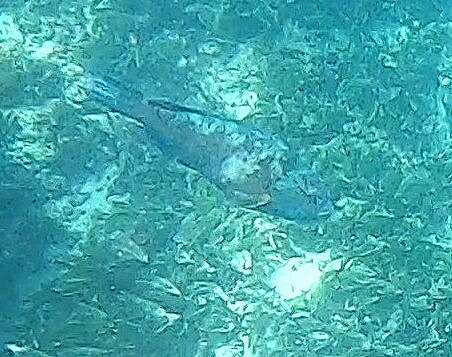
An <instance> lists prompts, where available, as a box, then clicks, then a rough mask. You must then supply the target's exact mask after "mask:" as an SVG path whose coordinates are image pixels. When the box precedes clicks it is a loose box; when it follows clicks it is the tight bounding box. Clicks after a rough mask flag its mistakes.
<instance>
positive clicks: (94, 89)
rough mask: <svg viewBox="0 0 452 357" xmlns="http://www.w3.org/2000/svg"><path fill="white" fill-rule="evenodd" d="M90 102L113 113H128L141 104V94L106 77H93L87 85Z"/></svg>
mask: <svg viewBox="0 0 452 357" xmlns="http://www.w3.org/2000/svg"><path fill="white" fill-rule="evenodd" d="M86 90H87V96H88V100H89V101H92V102H95V103H96V104H100V105H102V106H103V107H106V108H107V109H109V110H111V111H117V112H121V113H124V112H127V111H128V108H130V107H131V106H133V105H134V104H136V103H139V102H141V100H142V98H143V96H142V94H141V92H139V91H136V90H133V89H131V88H129V87H127V86H126V85H124V84H123V83H121V82H120V81H118V80H117V79H115V78H113V77H110V76H105V77H102V78H99V77H91V78H90V79H89V80H88V84H87V88H86Z"/></svg>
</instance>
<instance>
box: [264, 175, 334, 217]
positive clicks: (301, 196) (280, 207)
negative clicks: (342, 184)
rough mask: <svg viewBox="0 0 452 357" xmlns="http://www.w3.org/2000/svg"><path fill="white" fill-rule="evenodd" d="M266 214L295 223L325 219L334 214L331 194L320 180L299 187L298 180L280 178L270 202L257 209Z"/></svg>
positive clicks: (316, 179)
mask: <svg viewBox="0 0 452 357" xmlns="http://www.w3.org/2000/svg"><path fill="white" fill-rule="evenodd" d="M258 209H259V210H260V211H263V212H265V213H267V214H270V215H274V216H280V217H282V218H284V219H286V220H289V221H293V222H296V223H307V222H310V221H315V220H318V219H326V218H328V217H329V216H331V215H332V213H333V212H334V204H333V199H332V195H331V192H330V191H329V190H328V188H327V187H326V186H325V185H324V184H323V182H322V181H321V180H320V178H318V177H315V176H312V177H310V182H309V183H308V184H307V183H306V182H304V184H303V185H301V186H300V182H299V178H297V179H294V178H293V177H291V176H285V177H283V178H281V179H280V180H279V181H278V182H277V184H276V185H275V186H274V187H273V189H272V192H271V193H270V200H269V201H268V202H267V203H265V204H264V205H262V206H260V207H259V208H258Z"/></svg>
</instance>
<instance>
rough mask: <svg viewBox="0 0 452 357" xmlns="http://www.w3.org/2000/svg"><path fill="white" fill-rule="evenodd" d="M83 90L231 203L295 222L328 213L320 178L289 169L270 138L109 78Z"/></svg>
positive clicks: (284, 151) (284, 150)
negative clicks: (139, 126) (134, 123)
mask: <svg viewBox="0 0 452 357" xmlns="http://www.w3.org/2000/svg"><path fill="white" fill-rule="evenodd" d="M86 90H87V95H88V98H89V100H91V101H94V102H95V103H97V104H100V105H101V106H102V107H104V108H105V109H107V110H108V111H112V112H118V113H120V114H123V115H125V116H127V117H130V118H134V119H137V120H139V121H141V122H142V123H143V125H144V127H145V130H146V132H147V137H149V140H150V142H151V143H154V144H155V145H156V146H157V147H158V148H159V149H160V150H161V152H162V153H163V154H164V155H167V156H168V157H171V158H173V159H175V160H177V161H178V162H180V163H181V164H183V165H185V166H187V167H189V168H191V169H193V170H195V171H197V172H199V173H200V174H201V175H203V176H204V177H205V178H206V179H207V180H209V181H210V182H211V183H212V184H213V185H216V186H217V187H218V188H219V189H220V190H221V191H222V192H223V193H224V194H225V197H226V198H227V199H228V201H229V202H231V203H232V204H235V205H237V206H239V207H244V208H248V209H253V210H256V211H259V212H263V213H266V214H269V215H273V216H276V217H280V218H283V219H285V220H289V221H292V222H296V223H306V222H308V221H312V220H314V219H319V218H321V217H325V216H329V215H330V214H331V213H332V211H333V204H332V199H331V193H330V190H329V189H328V188H327V187H326V185H325V184H324V183H323V181H322V180H321V178H320V176H319V175H318V174H316V173H315V172H314V171H313V170H312V169H311V168H309V167H307V165H305V167H301V168H300V167H299V165H294V164H293V162H294V160H289V154H290V151H289V148H288V146H287V145H286V144H285V143H284V142H283V140H281V138H278V137H276V136H275V135H274V134H273V135H270V134H269V133H266V132H265V131H263V130H259V129H257V128H253V127H250V126H249V125H247V124H244V123H237V122H234V121H231V120H226V119H223V118H222V117H221V115H219V114H210V113H207V112H205V111H203V110H201V109H198V108H195V107H191V106H187V105H183V104H177V103H173V102H171V101H168V100H163V99H144V98H143V95H142V93H141V92H139V91H137V90H135V89H131V88H129V87H128V86H125V85H122V84H120V83H118V82H117V81H116V80H113V79H109V78H102V79H98V78H95V79H90V80H89V81H88V85H87V86H86ZM297 162H300V161H297Z"/></svg>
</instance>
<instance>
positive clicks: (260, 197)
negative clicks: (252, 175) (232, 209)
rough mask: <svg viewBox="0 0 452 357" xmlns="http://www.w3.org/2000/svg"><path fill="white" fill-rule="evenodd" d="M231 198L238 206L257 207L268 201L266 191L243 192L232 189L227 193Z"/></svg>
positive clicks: (268, 197)
mask: <svg viewBox="0 0 452 357" xmlns="http://www.w3.org/2000/svg"><path fill="white" fill-rule="evenodd" d="M229 196H230V197H231V199H232V200H233V201H234V202H236V203H237V204H238V205H239V206H242V207H245V208H250V209H253V208H257V207H260V206H263V205H265V204H267V203H268V202H270V199H271V197H270V195H269V194H268V193H254V194H250V193H244V192H240V191H236V190H235V191H232V192H230V193H229Z"/></svg>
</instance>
